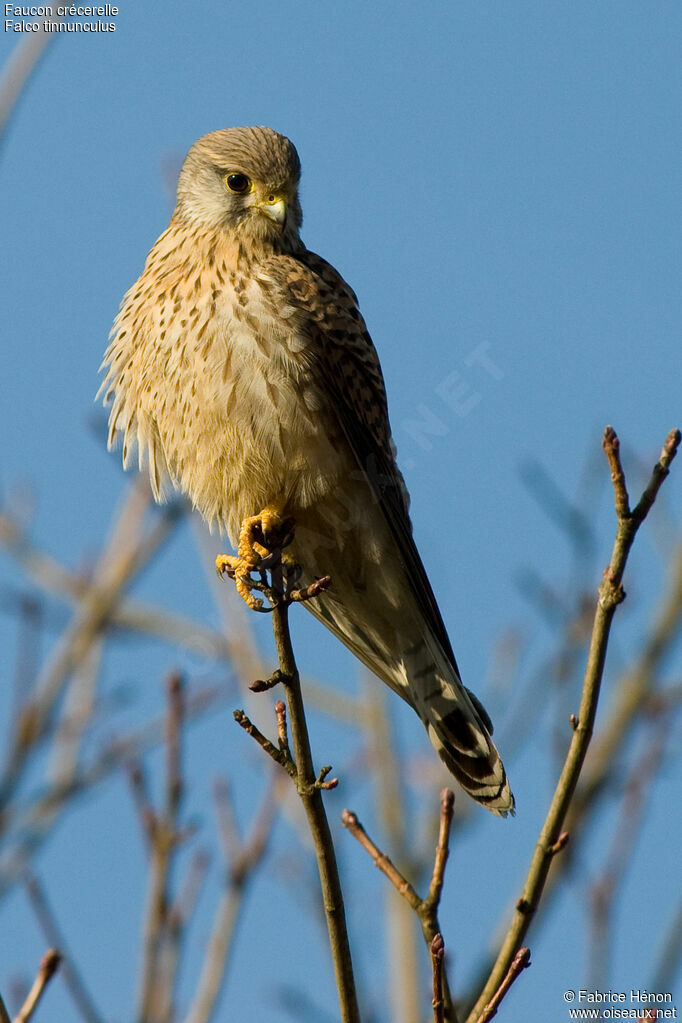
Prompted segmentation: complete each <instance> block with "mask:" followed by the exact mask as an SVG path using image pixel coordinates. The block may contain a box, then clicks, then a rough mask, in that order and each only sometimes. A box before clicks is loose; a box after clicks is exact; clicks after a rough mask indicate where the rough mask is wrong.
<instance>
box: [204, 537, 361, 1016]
mask: <svg viewBox="0 0 682 1023" xmlns="http://www.w3.org/2000/svg"><path fill="white" fill-rule="evenodd" d="M274 533H275V531H274V530H272V534H271V535H270V536H269V537H268V549H269V550H270V552H271V553H270V555H269V557H268V559H267V560H268V570H269V573H270V580H271V582H270V586H266V588H265V589H263V587H262V586H260V585H259V584H258V583H253V582H252V583H249V586H250V587H255V588H256V589H260V590H261V591H262V592H265V594H266V596H267V597H268V600H269V601H270V604H271V610H272V631H273V634H274V638H275V646H276V648H277V655H278V660H279V669H280V671H281V672H282V675H283V684H284V691H285V695H286V704H287V711H288V723H289V727H290V729H291V745H292V750H291V752H290V751H289V745H288V739H287V741H286V742H285V743H283V744H282V745H283V746H284V748H280V749H277V748H276V747H275V746H274V744H273V743H270V742H269V740H267V739H266V738H265V736H263V735H262V733H260V732H259V731H258V730H257V729H256V728H255V726H254V725H252V724H251V722H250V721H249V720H248V718H246V715H244V714H243V713H241V714H240V715H239V716H237V715H236V714H235V717H236V718H237V720H238V721H239V723H240V724H241V725H242V727H243V728H245V729H246V730H247V731H249V732H250V734H251V735H253V737H254V738H255V739H256V741H257V742H258V743H259V745H260V746H261V747H262V748H263V749H264V750H265V751H266V752H267V753H268V754H269V755H270V756H271V757H272V758H273V760H276V761H277V762H278V763H280V764H281V765H282V766H283V767H285V769H286V770H287V772H288V773H289V774H290V775H291V777H292V780H293V781H294V784H295V786H296V791H297V792H298V794H299V797H300V799H301V803H302V804H303V809H304V811H305V814H306V818H307V821H308V827H309V829H310V834H311V836H312V840H313V846H314V849H315V856H316V859H317V868H318V873H319V877H320V885H321V889H322V901H323V905H324V911H325V916H326V920H327V930H328V933H329V942H330V946H331V953H332V960H333V964H334V975H335V978H336V987H337V991H338V996H339V1007H340V1010H341V1020H342V1023H359V1020H360V1016H359V1010H358V1002H357V994H356V990H355V978H354V975H353V964H352V960H351V952H350V943H349V941H348V931H347V928H346V912H345V907H344V903H343V894H342V891H341V883H340V881H339V872H338V866H337V863H336V855H335V852H334V844H333V842H332V836H331V831H330V829H329V822H328V821H327V815H326V813H325V809H324V804H323V802H322V794H321V793H322V789H323V788H328V787H329V786H330V783H325V782H324V778H325V775H326V773H328V772H327V771H326V770H324V769H323V771H322V772H320V773H319V774H317V773H316V771H315V768H314V766H313V757H312V753H311V749H310V739H309V737H308V726H307V723H306V718H305V711H304V706H303V698H302V695H301V682H300V678H299V674H298V668H297V666H296V660H295V657H294V651H293V647H292V644H291V633H290V631H289V617H288V612H289V605H290V604H291V602H292V601H301V600H308V599H314V598H315V596H316V595H317V594H318V593H319V592H321V590H322V589H325V588H326V587H327V586H328V585H329V582H330V580H329V578H328V577H324V579H321V580H318V581H317V583H315V584H312V585H311V586H309V587H307V588H306V589H305V590H293V589H292V588H291V584H292V582H293V581H294V580H295V579H296V578H297V577H298V575H299V574H300V573H297V572H293V571H292V570H291V567H290V566H287V567H286V571H284V570H283V566H282V559H281V550H282V547H283V546H285V545H286V544H288V543H290V542H291V540H292V539H293V529H292V523H291V522H286V523H283V527H282V536H280V537H279V538H277V537H276V536H275V535H274ZM285 536H286V539H284V537H285ZM224 561H225V558H224V557H220V558H219V559H218V561H217V564H218V565H220V564H222V563H224ZM260 574H261V577H262V579H264V578H265V575H266V573H265V571H263V572H261V573H260ZM242 588H243V581H242ZM247 588H249V587H248V586H247ZM238 589H239V586H238ZM261 608H262V603H261ZM255 609H258V606H256V607H255ZM283 727H284V721H283V718H282V716H281V715H280V716H279V724H278V730H279V731H280V733H281V730H282V728H283ZM280 742H281V736H280ZM291 754H293V763H291ZM292 768H293V770H292Z"/></svg>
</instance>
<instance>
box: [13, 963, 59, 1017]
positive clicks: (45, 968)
mask: <svg viewBox="0 0 682 1023" xmlns="http://www.w3.org/2000/svg"><path fill="white" fill-rule="evenodd" d="M61 961H62V957H61V953H60V952H58V951H57V949H56V948H51V949H49V950H48V951H47V952H46V953H45V955H44V956H43V958H42V959H41V960H40V967H39V968H38V973H37V974H36V979H35V980H34V981H33V986H32V987H31V990H30V991H29V993H28V995H27V996H26V1001H25V1002H24V1004H23V1005H22V1007H21V1009H20V1010H19V1012H18V1013H17V1015H16V1016H15V1017H14V1023H28V1021H29V1020H30V1018H31V1016H32V1015H33V1013H34V1012H35V1010H36V1008H37V1007H38V1002H39V1001H40V999H41V998H42V997H43V993H44V991H45V988H46V987H47V985H48V984H49V982H50V981H51V980H52V978H53V977H54V975H55V973H56V972H57V970H58V969H59V964H60V963H61Z"/></svg>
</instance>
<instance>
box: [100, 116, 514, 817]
mask: <svg viewBox="0 0 682 1023" xmlns="http://www.w3.org/2000/svg"><path fill="white" fill-rule="evenodd" d="M235 174H236V175H237V176H238V177H239V175H241V176H242V177H245V178H246V180H247V181H248V183H249V191H248V194H247V193H246V192H244V193H243V194H239V195H237V194H233V192H232V191H231V186H229V184H228V179H229V180H232V181H237V183H239V184H240V185H241V184H242V183H243V182H241V180H238V178H234V175H235ZM299 174H300V164H299V160H298V155H297V154H296V150H295V149H294V147H293V145H292V144H291V143H290V142H289V140H288V139H285V138H284V137H283V136H282V135H279V134H277V133H276V132H273V131H271V130H270V129H268V128H234V129H230V130H227V131H219V132H213V133H212V134H210V135H207V136H205V137H204V138H202V139H200V140H199V141H198V142H197V143H195V145H194V146H193V147H192V149H191V150H190V152H189V154H188V156H187V159H186V160H185V163H184V165H183V169H182V171H181V174H180V180H179V183H178V202H177V205H176V208H175V211H174V213H173V217H172V219H171V222H170V225H169V226H168V228H167V230H166V231H165V232H164V233H163V234H162V235H161V237H160V238H159V239H158V241H157V242H156V244H155V245H154V247H153V248H152V250H151V252H150V253H149V256H148V257H147V261H146V264H145V267H144V270H143V273H142V275H141V277H140V279H139V280H138V281H137V283H136V284H135V285H133V287H132V288H131V289H130V290H129V291H128V292H127V294H126V295H125V297H124V299H123V302H122V305H121V310H120V312H119V314H118V316H117V318H116V321H115V323H114V327H113V330H112V336H111V341H110V344H109V347H108V349H107V352H106V355H105V360H104V366H105V368H106V373H105V377H104V382H103V384H102V389H101V390H102V391H103V392H104V395H105V401H108V402H110V403H111V413H110V420H109V422H110V434H109V443H110V445H111V444H112V443H114V441H115V438H116V435H117V434H122V436H123V461H124V464H125V465H126V466H127V465H129V464H130V462H131V459H132V457H133V453H134V451H135V450H137V456H138V460H139V466H140V468H141V469H142V468H144V467H145V466H146V467H147V468H148V470H149V474H150V478H151V481H152V487H153V489H154V494H155V496H156V497H157V499H161V498H162V497H163V495H164V493H166V491H167V490H168V488H169V486H170V487H177V488H179V489H181V490H182V491H184V492H185V493H187V494H188V495H189V497H190V499H191V500H192V502H193V504H194V505H195V507H197V508H198V509H199V511H200V512H201V514H202V515H203V516H204V518H205V519H206V520H207V521H208V522H209V523H211V524H217V525H218V526H219V527H220V528H224V529H225V530H226V531H227V533H228V535H229V537H230V539H231V541H232V543H233V544H234V543H236V539H237V534H238V532H239V526H240V523H241V522H242V520H243V519H244V518H246V517H247V516H251V515H256V514H258V513H259V512H260V510H261V509H263V508H264V507H266V506H268V507H271V508H272V507H274V508H277V509H278V510H280V511H281V513H282V514H286V515H291V516H293V517H294V518H295V520H296V537H295V541H294V545H293V547H292V551H291V552H292V554H293V556H294V557H295V558H296V559H297V560H298V561H300V563H301V564H302V565H303V566H304V569H305V573H306V577H307V578H308V579H311V578H313V577H315V576H317V575H323V574H329V575H330V576H331V577H332V588H331V590H330V591H329V592H328V593H327V594H324V595H322V596H320V597H318V598H317V599H316V600H315V601H311V602H310V603H309V604H307V605H306V606H308V607H309V609H310V610H311V611H312V612H313V613H314V614H315V615H316V617H318V618H319V619H320V620H321V621H323V622H324V624H325V625H327V626H328V627H329V628H330V629H331V630H332V631H333V632H334V633H335V634H336V635H337V636H338V637H339V639H341V640H342V642H344V643H345V644H346V645H347V646H348V647H349V648H350V649H351V650H352V651H353V652H354V653H355V654H356V655H357V656H358V657H359V658H360V659H361V660H362V661H363V662H364V663H365V664H367V665H368V666H369V667H370V668H371V670H372V671H374V672H375V673H376V674H377V675H378V676H379V677H380V678H382V679H383V680H384V681H385V682H386V683H387V684H388V685H389V686H391V688H392V689H394V690H395V691H396V692H397V693H399V694H400V696H402V697H403V699H405V700H407V702H408V703H409V704H410V705H411V706H412V707H414V709H415V710H416V711H417V713H418V714H419V716H420V717H421V718H422V720H423V722H424V724H425V726H426V728H427V730H428V733H429V735H430V737H431V739H432V741H433V743H434V746H435V747H436V749H437V750H438V752H439V754H440V756H441V758H442V759H443V760H444V762H445V763H446V764H447V766H448V767H449V769H450V770H451V772H452V773H453V774H454V775H455V777H456V778H457V779H458V780H459V781H460V783H461V784H462V785H463V787H464V788H465V789H466V790H467V791H468V792H469V793H470V794H471V795H472V796H473V797H474V798H475V799H478V800H479V801H480V802H481V803H482V804H483V805H485V806H487V807H488V809H490V810H492V811H493V812H495V813H499V814H502V815H506V813H507V812H509V811H510V810H513V805H514V803H513V797H512V795H511V792H510V789H509V785H508V783H507V779H506V776H505V773H504V768H503V766H502V763H501V761H500V758H499V756H498V754H497V751H496V749H495V747H494V745H493V743H492V741H491V740H490V737H489V733H490V732H491V731H492V727H491V725H490V721H489V718H488V716H487V714H486V713H485V711H484V710H483V708H482V707H481V705H480V704H479V703H478V701H477V700H476V698H475V697H474V696H473V694H471V693H469V691H468V690H466V689H465V688H464V687H463V686H462V684H461V682H460V680H459V673H458V670H457V666H456V663H455V659H454V656H453V653H452V649H451V646H450V642H449V639H448V636H447V632H446V630H445V627H444V625H443V622H442V619H441V616H440V612H439V610H438V607H437V604H436V601H435V598H434V596H433V592H432V590H431V587H430V584H429V582H428V579H427V577H426V573H425V571H424V568H423V566H422V563H421V560H420V558H419V554H418V552H417V550H416V547H415V545H414V541H413V539H412V529H411V525H410V520H409V514H408V504H409V501H408V496H407V492H406V489H405V486H404V483H403V479H402V476H401V474H400V471H399V470H398V468H397V466H396V463H395V457H394V447H393V443H392V440H391V433H390V427H389V420H388V413H387V407H386V396H385V391H384V384H383V378H382V374H381V368H380V365H379V361H378V358H377V355H376V351H375V349H374V346H373V344H372V341H371V338H370V336H369V334H368V333H367V329H366V327H365V323H364V321H363V319H362V316H361V315H360V312H359V310H358V306H357V299H356V297H355V295H354V294H353V292H352V290H351V289H350V288H349V287H348V285H347V284H346V283H345V281H343V279H342V278H341V277H340V276H339V274H338V273H337V272H336V271H335V270H334V269H333V267H331V266H330V265H329V264H328V263H326V262H325V261H324V260H323V259H322V258H321V257H320V256H317V255H315V254H314V253H312V252H309V251H308V250H307V249H306V248H305V246H304V245H303V242H302V241H301V240H300V237H299V228H300V223H301V212H300V206H299V202H298V195H297V187H298V178H299ZM230 175H233V177H232V178H229V176H230ZM284 211H286V215H284Z"/></svg>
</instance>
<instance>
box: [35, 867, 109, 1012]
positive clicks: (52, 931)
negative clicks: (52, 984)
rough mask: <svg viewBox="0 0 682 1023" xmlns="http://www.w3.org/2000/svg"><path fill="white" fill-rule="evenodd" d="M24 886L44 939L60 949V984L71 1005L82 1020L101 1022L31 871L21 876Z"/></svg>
mask: <svg viewBox="0 0 682 1023" xmlns="http://www.w3.org/2000/svg"><path fill="white" fill-rule="evenodd" d="M24 885H25V888H26V893H27V895H28V897H29V899H30V902H31V906H32V908H33V912H34V913H35V915H36V919H37V921H38V924H39V925H40V929H41V930H42V932H43V935H44V936H45V940H46V941H47V942H48V944H50V945H51V946H52V947H53V948H59V949H60V950H61V954H62V961H61V975H62V977H63V978H64V983H65V984H66V987H67V989H68V991H69V994H70V995H71V998H72V1000H73V1003H74V1005H75V1006H76V1008H77V1010H78V1012H79V1013H80V1015H81V1016H82V1017H83V1019H84V1020H85V1021H86V1023H102V1018H103V1017H102V1016H101V1014H100V1012H99V1010H98V1009H97V1008H96V1006H95V1003H94V1002H93V1000H92V997H91V995H90V992H89V991H88V989H87V988H86V986H85V983H84V981H83V978H82V977H81V975H80V973H79V972H78V970H77V969H76V966H75V964H74V961H73V958H72V956H71V954H70V952H69V951H68V948H67V944H66V940H65V938H64V935H63V934H62V933H61V930H60V928H59V925H58V923H57V918H56V917H55V914H54V912H53V910H52V907H51V906H50V903H49V901H48V898H47V895H46V893H45V891H44V890H43V887H42V885H41V884H40V882H39V881H38V879H37V877H34V876H33V875H32V874H26V875H25V877H24Z"/></svg>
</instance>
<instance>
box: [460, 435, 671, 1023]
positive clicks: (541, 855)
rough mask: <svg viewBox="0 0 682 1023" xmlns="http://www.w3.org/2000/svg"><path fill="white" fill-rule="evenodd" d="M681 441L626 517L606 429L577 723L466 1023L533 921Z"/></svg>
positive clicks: (474, 1019) (614, 444) (614, 446)
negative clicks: (603, 517) (648, 532)
mask: <svg viewBox="0 0 682 1023" xmlns="http://www.w3.org/2000/svg"><path fill="white" fill-rule="evenodd" d="M680 439H681V436H680V432H679V430H672V431H671V432H670V433H669V434H668V437H667V438H666V442H665V444H664V446H663V450H662V452H661V457H660V459H659V462H658V463H657V465H656V466H655V467H654V470H653V473H652V476H651V480H650V482H649V485H648V487H647V488H646V490H645V492H644V494H643V495H642V498H641V500H640V502H639V504H638V505H637V507H636V508H635V510H634V511H633V512H631V513H629V512H628V511H627V501H626V497H625V496H624V495H626V494H627V491H626V490H625V482H624V477H623V478H622V479H621V477H622V467H621V466H620V458H619V444H618V438H617V437H616V434H615V432H614V431H613V429H612V428H611V427H607V429H606V430H605V432H604V438H603V447H604V451H605V453H606V456H607V458H608V461H609V465H610V467H611V475H612V479H613V482H614V492H615V502H616V511H617V516H618V525H617V529H616V538H615V541H614V545H613V552H612V555H611V561H610V563H609V565H608V567H607V568H606V570H605V572H604V577H603V580H602V583H601V586H600V587H599V598H598V601H597V607H596V610H595V616H594V623H593V628H592V637H591V640H590V647H589V652H588V658H587V665H586V668H585V678H584V682H583V690H582V696H581V700H580V706H579V709H578V714H577V719H576V722H575V726H574V729H573V733H572V737H571V742H570V745H569V749H568V753H567V756H566V760H565V762H564V766H563V769H562V771H561V775H560V777H559V781H558V783H557V787H556V790H555V792H554V796H553V798H552V802H551V805H550V808H549V811H548V813H547V817H546V819H545V822H544V824H543V827H542V830H541V832H540V837H539V839H538V842H537V845H536V847H535V852H534V854H533V857H532V860H531V864H530V868H529V871H528V875H527V877H526V881H525V884H524V887H523V891H522V894H521V898H520V899H519V900H518V902H517V904H516V911H515V913H514V916H513V919H512V922H511V924H510V926H509V929H508V931H507V934H506V937H505V939H504V941H503V944H502V948H501V950H500V952H499V955H498V957H497V960H496V962H495V965H494V966H493V969H492V971H491V973H490V976H489V978H488V980H487V982H486V984H485V985H484V988H483V990H482V992H481V994H480V996H479V998H478V1001H477V1002H476V1005H475V1006H474V1008H473V1009H472V1011H471V1013H470V1014H469V1017H468V1019H467V1023H481V1020H482V1019H483V1018H484V1015H483V1014H484V1013H485V1012H486V1011H487V1006H488V1005H489V1004H490V1003H491V1001H492V999H493V997H494V996H495V994H496V992H497V991H499V990H500V987H501V985H502V984H503V982H504V980H505V978H506V977H507V975H508V973H509V970H510V968H511V967H512V964H513V963H514V962H515V958H516V956H517V953H518V951H519V949H520V946H521V943H522V942H523V939H524V937H525V935H526V933H527V931H528V928H529V926H530V924H531V921H532V919H533V917H534V915H535V912H536V909H537V906H538V902H539V900H540V898H541V895H542V892H543V889H544V886H545V882H546V880H547V875H548V873H549V869H550V866H551V863H552V860H553V859H554V856H555V852H554V849H555V845H556V843H557V841H558V840H559V835H560V832H561V829H562V825H563V823H564V820H565V818H566V814H567V812H568V809H569V806H570V804H571V801H572V799H573V794H574V792H575V788H576V785H577V783H578V778H579V775H580V771H581V769H582V766H583V762H584V760H585V755H586V753H587V749H588V746H589V743H590V739H591V737H592V730H593V727H594V720H595V716H596V711H597V702H598V699H599V690H600V686H601V679H602V675H603V671H604V662H605V659H606V649H607V645H608V639H609V632H610V628H611V622H612V620H613V616H614V613H615V610H616V608H617V606H618V604H620V603H621V602H622V601H623V599H624V598H625V593H624V591H623V587H622V579H623V573H624V571H625V565H626V562H627V558H628V554H629V553H630V549H631V547H632V544H633V541H634V538H635V535H636V533H637V530H638V528H639V526H640V525H641V523H642V522H643V520H644V518H645V516H646V514H647V512H648V510H649V508H650V507H651V505H652V504H653V502H654V499H655V497H656V494H657V492H658V489H659V488H660V486H661V484H662V482H663V480H664V479H665V477H666V476H667V475H668V472H669V470H670V463H671V462H672V460H673V458H674V457H675V453H676V451H677V448H678V446H679V443H680Z"/></svg>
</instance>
